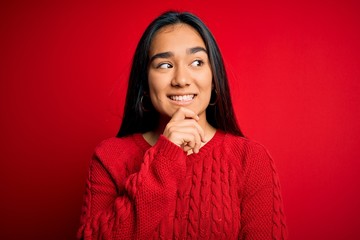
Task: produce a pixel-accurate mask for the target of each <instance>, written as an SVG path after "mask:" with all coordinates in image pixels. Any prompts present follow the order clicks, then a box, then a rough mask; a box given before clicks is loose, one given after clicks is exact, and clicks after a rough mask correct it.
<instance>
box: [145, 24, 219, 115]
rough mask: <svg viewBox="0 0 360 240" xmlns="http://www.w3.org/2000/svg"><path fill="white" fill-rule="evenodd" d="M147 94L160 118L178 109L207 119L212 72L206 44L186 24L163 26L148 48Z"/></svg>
mask: <svg viewBox="0 0 360 240" xmlns="http://www.w3.org/2000/svg"><path fill="white" fill-rule="evenodd" d="M149 56H150V62H149V67H148V80H149V94H150V98H151V102H152V104H153V106H154V107H155V109H156V110H157V111H158V112H159V113H160V114H161V115H162V116H163V117H172V115H173V114H174V113H175V112H176V110H177V109H178V108H179V107H185V108H188V109H190V110H192V111H194V112H195V113H196V114H198V116H199V117H200V118H205V119H206V112H205V110H206V108H207V106H208V105H209V101H210V96H211V90H212V72H211V67H210V63H209V58H208V54H207V49H206V47H205V43H204V41H203V40H202V38H201V37H200V35H199V33H198V32H197V31H196V30H195V29H193V28H192V27H191V26H189V25H187V24H175V25H169V26H166V27H163V28H162V29H160V30H159V31H158V32H157V33H156V34H155V36H154V38H153V40H152V43H151V46H150V54H149Z"/></svg>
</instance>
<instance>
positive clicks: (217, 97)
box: [209, 89, 219, 106]
mask: <svg viewBox="0 0 360 240" xmlns="http://www.w3.org/2000/svg"><path fill="white" fill-rule="evenodd" d="M213 92H214V94H215V96H216V97H215V101H214V102H211V100H212V99H213V98H214V95H213V94H212V92H211V97H210V102H209V106H215V105H216V104H217V102H218V101H219V95H218V93H217V91H216V89H214V91H213Z"/></svg>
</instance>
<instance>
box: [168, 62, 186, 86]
mask: <svg viewBox="0 0 360 240" xmlns="http://www.w3.org/2000/svg"><path fill="white" fill-rule="evenodd" d="M190 83H191V79H190V74H189V72H188V70H187V69H186V67H181V66H180V67H177V68H176V69H175V71H174V76H173V78H172V80H171V86H173V87H186V86H190Z"/></svg>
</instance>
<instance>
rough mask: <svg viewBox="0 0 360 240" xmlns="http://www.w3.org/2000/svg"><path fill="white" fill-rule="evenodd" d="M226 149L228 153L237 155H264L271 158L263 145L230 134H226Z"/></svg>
mask: <svg viewBox="0 0 360 240" xmlns="http://www.w3.org/2000/svg"><path fill="white" fill-rule="evenodd" d="M224 148H225V151H227V152H228V153H232V154H237V155H248V154H251V155H253V154H263V155H268V156H269V157H270V154H269V152H268V150H267V149H266V148H265V147H264V145H262V144H261V143H259V142H256V141H254V140H251V139H248V138H245V137H240V136H235V135H232V134H230V133H226V134H225V137H224Z"/></svg>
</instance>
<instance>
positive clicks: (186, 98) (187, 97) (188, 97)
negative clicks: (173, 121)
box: [170, 94, 194, 101]
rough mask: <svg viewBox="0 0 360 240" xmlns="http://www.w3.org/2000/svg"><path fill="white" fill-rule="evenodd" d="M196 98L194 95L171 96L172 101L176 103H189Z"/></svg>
mask: <svg viewBox="0 0 360 240" xmlns="http://www.w3.org/2000/svg"><path fill="white" fill-rule="evenodd" d="M193 98H194V94H191V95H182V96H170V99H171V100H174V101H189V100H192V99H193Z"/></svg>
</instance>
